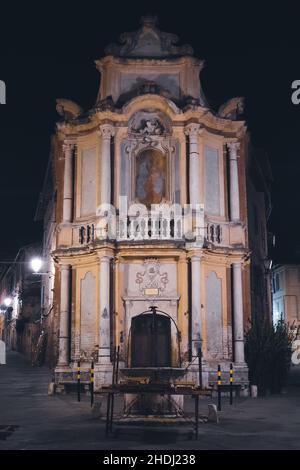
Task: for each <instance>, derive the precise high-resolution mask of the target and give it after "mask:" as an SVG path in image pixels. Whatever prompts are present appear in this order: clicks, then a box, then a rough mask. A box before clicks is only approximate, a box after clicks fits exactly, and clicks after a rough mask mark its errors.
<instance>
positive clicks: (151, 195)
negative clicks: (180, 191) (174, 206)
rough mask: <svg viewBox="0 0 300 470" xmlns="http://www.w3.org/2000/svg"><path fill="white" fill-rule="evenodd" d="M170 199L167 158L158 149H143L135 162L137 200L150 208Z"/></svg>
mask: <svg viewBox="0 0 300 470" xmlns="http://www.w3.org/2000/svg"><path fill="white" fill-rule="evenodd" d="M166 199H168V161H167V156H166V155H165V154H164V153H163V152H161V151H160V150H158V149H154V148H146V149H143V150H142V151H141V152H140V153H139V154H138V155H137V156H136V162H135V200H136V201H138V202H140V203H142V204H145V205H146V206H147V207H150V206H151V204H160V203H162V202H164V201H165V200H166Z"/></svg>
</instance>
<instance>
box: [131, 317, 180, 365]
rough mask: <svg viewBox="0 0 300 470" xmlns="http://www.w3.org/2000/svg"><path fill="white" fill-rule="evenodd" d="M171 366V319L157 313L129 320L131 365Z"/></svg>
mask: <svg viewBox="0 0 300 470" xmlns="http://www.w3.org/2000/svg"><path fill="white" fill-rule="evenodd" d="M170 366H171V321H170V318H168V317H167V316H165V315H161V314H159V313H147V314H144V315H138V316H137V317H134V318H133V319H132V321H131V367H170Z"/></svg>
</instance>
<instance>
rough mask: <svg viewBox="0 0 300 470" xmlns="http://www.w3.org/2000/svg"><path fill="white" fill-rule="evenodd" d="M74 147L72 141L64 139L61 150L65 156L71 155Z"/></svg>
mask: <svg viewBox="0 0 300 470" xmlns="http://www.w3.org/2000/svg"><path fill="white" fill-rule="evenodd" d="M74 147H75V144H74V143H73V142H68V141H66V140H65V141H64V143H63V146H62V148H63V152H64V154H65V157H71V156H72V152H73V150H74Z"/></svg>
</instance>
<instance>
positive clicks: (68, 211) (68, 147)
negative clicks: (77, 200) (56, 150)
mask: <svg viewBox="0 0 300 470" xmlns="http://www.w3.org/2000/svg"><path fill="white" fill-rule="evenodd" d="M73 149H74V145H73V144H70V143H65V144H64V145H63V150H64V154H65V170H64V194H63V222H72V212H73Z"/></svg>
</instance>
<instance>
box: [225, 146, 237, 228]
mask: <svg viewBox="0 0 300 470" xmlns="http://www.w3.org/2000/svg"><path fill="white" fill-rule="evenodd" d="M239 146H240V144H239V143H238V142H229V143H228V144H227V147H228V151H229V175H230V176H229V178H230V187H229V205H230V220H231V221H233V222H237V221H239V220H240V193H239V175H238V164H237V158H238V155H237V151H238V149H239Z"/></svg>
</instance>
